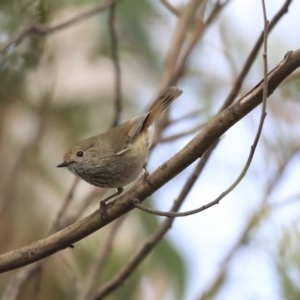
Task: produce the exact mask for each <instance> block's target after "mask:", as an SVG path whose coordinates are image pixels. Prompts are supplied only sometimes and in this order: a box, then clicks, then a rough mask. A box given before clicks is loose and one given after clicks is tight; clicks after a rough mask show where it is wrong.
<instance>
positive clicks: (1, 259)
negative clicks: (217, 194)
mask: <svg viewBox="0 0 300 300" xmlns="http://www.w3.org/2000/svg"><path fill="white" fill-rule="evenodd" d="M299 66H300V49H298V50H296V51H290V52H288V53H287V55H286V56H285V58H284V60H283V61H282V62H281V63H279V65H278V66H277V67H276V68H274V69H273V70H272V71H271V72H270V73H269V75H268V96H269V95H271V94H272V93H273V92H274V90H275V89H276V88H277V87H278V85H279V84H280V83H281V82H282V81H283V80H284V79H285V78H286V77H287V76H288V75H290V74H291V73H292V72H293V71H294V70H295V69H297V68H298V67H299ZM263 83H264V81H261V82H260V83H259V84H257V85H256V86H255V87H254V88H253V89H252V90H251V91H250V92H249V93H248V94H247V95H245V96H244V97H242V98H241V99H240V100H239V101H237V102H235V103H233V104H232V105H231V106H229V107H228V108H226V109H224V110H223V111H222V112H220V113H219V114H217V115H216V116H215V117H214V118H212V119H211V120H210V121H209V122H208V123H207V125H206V126H205V127H204V128H203V130H202V131H201V133H199V134H198V135H197V136H196V137H195V138H193V139H192V140H191V141H190V142H189V143H188V144H187V145H186V146H185V147H184V148H183V149H182V150H181V151H179V152H178V153H177V154H175V155H174V156H173V157H172V158H171V159H170V160H168V161H167V162H165V163H164V164H163V165H161V166H160V167H159V168H158V169H157V170H156V171H154V172H153V173H152V174H151V175H149V177H148V179H149V181H150V182H151V185H149V184H148V182H146V181H145V180H143V179H141V180H139V181H138V182H137V183H136V184H135V185H134V186H133V187H132V188H130V189H129V190H128V191H127V192H126V193H124V194H123V195H121V196H119V197H117V198H116V200H114V201H113V202H112V203H111V204H110V205H108V207H107V211H106V218H105V219H102V218H100V213H99V210H97V211H95V212H94V213H92V214H91V215H89V216H87V217H85V218H84V219H82V220H80V221H78V222H76V223H74V224H72V225H70V226H68V227H66V228H64V229H62V230H60V231H58V232H56V233H54V234H52V235H50V236H48V237H47V238H44V239H41V240H38V241H35V242H33V243H32V244H30V245H27V246H24V247H22V248H20V249H16V250H13V251H10V252H7V253H5V254H2V255H1V256H0V272H5V271H8V270H12V269H15V268H18V267H21V266H24V265H28V264H30V263H33V262H35V261H38V260H41V259H43V258H45V257H47V256H49V255H51V254H53V253H55V252H57V251H60V250H62V249H65V248H67V247H68V246H69V245H71V244H73V243H76V242H77V241H79V240H81V239H83V238H84V237H86V236H88V235H90V234H91V233H93V232H95V231H96V230H98V229H100V228H102V227H104V226H105V225H106V224H108V223H110V222H112V221H113V220H115V219H117V218H118V217H120V216H121V215H123V214H125V213H126V212H128V211H130V210H132V209H133V205H132V204H131V201H132V199H140V200H144V199H146V198H147V197H148V196H150V195H152V194H153V193H154V192H155V191H156V190H158V189H159V188H160V187H162V186H163V185H164V184H165V183H166V182H167V181H169V180H171V179H172V178H173V177H175V176H176V175H177V174H179V173H180V172H181V171H182V170H184V169H185V168H186V167H188V166H189V165H190V164H191V163H193V162H194V161H195V160H197V159H198V158H199V157H200V156H202V155H203V153H204V152H205V151H206V150H207V149H208V148H209V147H210V146H211V145H212V144H213V143H214V142H215V141H216V140H217V139H218V138H219V137H220V136H221V135H222V134H224V133H225V132H226V131H227V130H228V129H229V128H230V127H231V126H233V125H234V124H235V123H237V122H238V121H239V120H240V119H242V118H243V117H244V116H245V115H246V114H248V113H249V112H250V111H251V110H253V109H254V108H255V107H256V106H258V105H259V104H260V103H261V102H262V96H263V86H264V84H263Z"/></svg>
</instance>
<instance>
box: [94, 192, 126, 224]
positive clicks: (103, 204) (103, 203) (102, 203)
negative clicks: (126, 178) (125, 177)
mask: <svg viewBox="0 0 300 300" xmlns="http://www.w3.org/2000/svg"><path fill="white" fill-rule="evenodd" d="M122 192H123V188H122V187H118V188H117V191H116V192H115V193H114V194H112V195H110V196H108V197H107V198H105V199H103V200H101V201H100V215H101V218H102V219H105V211H106V206H107V204H106V203H107V201H108V200H110V199H112V198H114V197H116V196H118V195H120V194H121V193H122Z"/></svg>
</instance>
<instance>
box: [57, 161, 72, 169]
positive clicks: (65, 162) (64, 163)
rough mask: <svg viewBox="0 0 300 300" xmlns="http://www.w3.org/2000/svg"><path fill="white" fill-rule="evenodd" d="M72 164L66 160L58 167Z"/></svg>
mask: <svg viewBox="0 0 300 300" xmlns="http://www.w3.org/2000/svg"><path fill="white" fill-rule="evenodd" d="M69 164H70V162H67V161H64V162H62V163H61V164H59V165H57V166H56V167H57V168H64V167H67V166H68V165H69Z"/></svg>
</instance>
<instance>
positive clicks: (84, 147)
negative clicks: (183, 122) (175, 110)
mask: <svg viewBox="0 0 300 300" xmlns="http://www.w3.org/2000/svg"><path fill="white" fill-rule="evenodd" d="M181 94H182V90H180V89H179V88H177V87H175V86H170V87H168V88H167V89H165V90H164V91H163V92H162V93H161V94H159V96H158V97H157V98H156V100H155V101H154V102H153V103H152V105H150V107H149V109H148V110H147V111H146V112H145V113H143V114H141V115H139V116H137V117H135V118H133V119H130V120H128V121H126V122H124V123H123V124H120V125H118V126H116V127H113V128H111V129H110V130H108V131H107V132H104V133H101V134H98V135H95V136H92V137H89V138H87V139H84V140H82V141H79V142H77V143H75V144H74V145H72V146H70V147H69V148H68V149H67V150H66V152H65V154H64V156H63V162H62V163H60V164H58V165H57V167H58V168H67V169H69V170H70V171H71V172H72V173H74V174H75V175H76V176H78V177H80V178H81V179H83V180H85V181H86V182H88V183H90V184H92V185H94V186H97V187H101V188H115V189H117V192H116V193H114V194H112V195H111V196H109V197H107V198H106V199H104V200H102V201H100V206H101V205H104V204H105V203H106V202H107V201H108V200H109V199H111V198H113V197H115V196H117V195H119V194H121V193H122V192H123V189H124V187H125V186H127V185H128V184H130V183H132V182H133V181H134V180H136V179H137V178H138V177H139V176H140V175H141V174H142V171H143V169H145V170H146V163H147V158H148V154H149V148H150V147H151V144H152V139H153V133H154V130H153V125H154V122H155V121H156V120H157V118H158V117H159V115H160V114H161V113H162V112H163V111H164V110H165V109H166V108H167V107H168V106H169V105H170V104H171V103H172V102H173V101H174V100H175V99H176V98H178V97H179V96H180V95H181Z"/></svg>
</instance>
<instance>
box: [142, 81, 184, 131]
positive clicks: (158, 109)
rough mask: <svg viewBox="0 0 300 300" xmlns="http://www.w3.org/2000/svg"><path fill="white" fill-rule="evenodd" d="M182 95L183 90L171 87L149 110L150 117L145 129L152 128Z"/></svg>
mask: <svg viewBox="0 0 300 300" xmlns="http://www.w3.org/2000/svg"><path fill="white" fill-rule="evenodd" d="M181 94H182V90H180V89H178V88H177V87H176V86H170V87H168V88H167V89H166V90H164V91H163V92H162V93H161V94H160V95H159V96H158V98H157V99H156V100H155V101H154V102H153V103H152V105H151V106H150V108H149V109H148V116H147V119H146V120H145V122H144V124H143V128H144V129H146V128H148V127H149V126H151V125H152V123H153V122H154V121H155V120H156V119H157V117H158V116H159V115H160V114H161V113H162V112H163V111H164V110H165V109H166V108H167V107H168V106H169V105H170V104H171V103H172V102H173V101H174V100H175V99H176V98H178V97H179V96H180V95H181Z"/></svg>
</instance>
